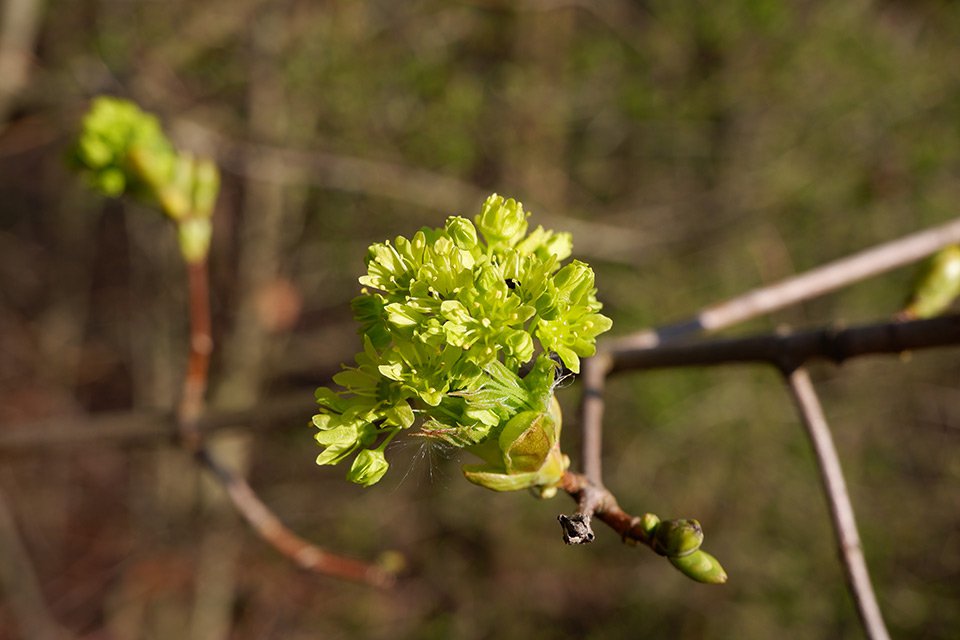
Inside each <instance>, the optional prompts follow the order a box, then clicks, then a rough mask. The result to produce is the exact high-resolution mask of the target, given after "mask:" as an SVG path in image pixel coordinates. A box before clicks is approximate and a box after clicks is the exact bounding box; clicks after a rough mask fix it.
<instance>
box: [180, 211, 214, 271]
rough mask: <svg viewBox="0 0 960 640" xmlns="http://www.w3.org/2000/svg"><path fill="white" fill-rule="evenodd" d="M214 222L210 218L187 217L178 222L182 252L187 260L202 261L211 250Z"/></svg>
mask: <svg viewBox="0 0 960 640" xmlns="http://www.w3.org/2000/svg"><path fill="white" fill-rule="evenodd" d="M212 236H213V223H212V222H211V221H210V218H187V219H185V220H181V221H180V222H179V224H177V238H178V240H179V241H180V253H181V254H183V257H184V259H185V260H186V261H187V262H201V261H202V260H204V259H205V258H206V257H207V253H209V251H210V239H211V237H212Z"/></svg>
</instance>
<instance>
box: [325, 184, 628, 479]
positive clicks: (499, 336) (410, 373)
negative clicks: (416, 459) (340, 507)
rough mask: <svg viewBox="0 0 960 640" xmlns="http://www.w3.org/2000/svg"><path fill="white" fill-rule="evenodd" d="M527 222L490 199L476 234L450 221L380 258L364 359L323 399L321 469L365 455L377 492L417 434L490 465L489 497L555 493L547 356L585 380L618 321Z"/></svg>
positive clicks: (362, 314) (361, 306)
mask: <svg viewBox="0 0 960 640" xmlns="http://www.w3.org/2000/svg"><path fill="white" fill-rule="evenodd" d="M527 216H528V214H527V213H526V212H524V210H523V207H522V205H521V204H520V203H519V202H516V201H515V200H505V199H504V198H502V197H500V196H497V195H492V196H490V197H489V198H488V199H487V201H486V202H485V203H484V205H483V207H482V209H481V211H480V213H479V214H478V215H477V216H476V218H475V224H474V223H473V222H471V221H469V220H467V219H466V218H463V217H459V216H452V217H450V218H448V219H447V222H446V224H445V225H444V226H443V227H442V228H438V229H428V228H424V229H421V230H420V231H418V232H416V233H415V234H414V235H413V237H412V238H410V239H407V238H404V237H403V236H399V237H397V238H395V239H394V240H393V241H387V242H382V243H376V244H374V245H372V246H371V247H370V249H369V251H368V253H367V259H366V263H367V273H366V274H365V275H363V276H361V277H360V284H361V285H362V287H363V288H362V289H361V292H360V296H358V297H357V298H355V299H354V300H353V302H352V303H351V304H352V307H353V312H354V317H355V318H356V319H357V321H358V322H359V323H360V331H361V333H362V335H363V339H364V351H363V352H362V353H361V354H359V355H358V356H357V362H356V366H354V367H350V368H347V369H345V370H344V371H342V372H341V373H339V374H337V375H336V376H335V377H334V382H336V383H337V384H338V385H340V386H341V387H342V389H341V390H340V391H333V390H330V389H325V388H322V389H319V390H318V392H317V402H318V405H319V407H320V409H319V410H320V415H321V416H328V418H327V419H325V420H319V421H317V420H315V423H316V424H317V427H318V428H320V429H321V430H322V431H321V435H320V436H318V442H319V443H320V444H321V445H322V446H324V447H326V449H327V450H326V451H325V452H324V453H323V454H321V458H320V459H319V460H318V462H320V463H321V464H334V463H336V462H339V461H341V460H343V459H345V458H348V457H349V456H350V455H352V454H353V453H354V452H359V453H358V454H357V455H358V457H357V460H356V461H355V462H354V466H353V467H351V471H350V473H349V474H348V477H349V478H350V479H351V480H353V481H355V482H358V483H360V484H364V485H370V484H373V483H375V482H376V481H378V480H379V479H380V478H381V477H382V475H383V474H384V473H385V472H386V469H387V466H388V465H387V463H386V458H385V457H384V455H383V451H384V447H385V444H386V442H389V440H390V439H392V438H393V437H394V436H395V435H396V434H397V433H398V432H399V431H400V430H402V429H409V428H411V427H416V428H417V433H418V435H420V436H423V437H429V438H435V439H438V440H442V441H444V442H446V443H447V444H450V445H453V446H456V447H460V448H468V449H469V450H470V451H473V452H474V453H476V454H477V455H478V456H480V457H481V458H483V459H484V460H485V461H486V462H487V464H486V466H484V467H482V468H474V469H472V470H470V472H469V474H468V477H470V478H471V479H472V480H473V481H474V482H477V483H478V484H481V485H483V486H487V487H490V488H498V489H505V488H507V487H509V488H521V487H540V488H542V489H544V491H546V490H547V489H549V487H550V486H551V485H553V484H555V483H556V482H557V481H558V479H559V475H558V474H562V472H563V469H565V463H564V460H565V457H564V456H562V455H561V454H560V453H559V433H560V420H559V413H558V409H556V415H554V413H552V412H555V405H554V404H552V402H551V399H552V388H553V382H554V377H555V375H556V371H557V365H556V364H555V363H554V362H553V360H551V359H550V358H549V357H548V356H549V353H551V352H553V353H556V354H557V355H558V356H559V358H560V359H561V360H562V361H563V362H564V364H566V365H567V366H568V367H569V368H570V369H572V370H574V371H577V370H578V369H579V358H580V357H581V356H587V355H590V354H592V353H593V350H594V343H595V339H596V336H597V335H598V334H599V333H602V332H603V331H605V330H607V329H609V327H610V320H609V318H607V317H606V316H603V315H601V314H600V313H599V310H600V307H601V305H600V303H599V302H598V301H597V299H596V291H595V289H594V279H593V271H592V270H591V269H590V267H588V266H587V265H586V264H584V263H582V262H579V261H574V262H572V263H571V264H569V265H567V266H565V267H562V268H561V265H560V261H561V260H563V259H565V258H567V257H568V256H569V255H570V252H571V248H572V245H571V241H570V236H569V234H566V233H554V232H552V231H547V230H544V229H543V228H542V227H537V228H536V229H535V230H534V231H533V232H532V233H530V234H529V235H527V229H528V224H527ZM537 353H540V355H539V356H537V357H536V359H535V360H534V357H535V355H536V354H537ZM532 360H533V361H534V364H533V366H532V369H530V371H529V373H528V374H527V375H526V376H524V377H521V376H520V374H519V372H520V370H521V367H527V366H529V363H530V362H531V361H532ZM548 414H549V415H548ZM520 415H524V418H523V419H522V420H519V419H518V416H520ZM538 416H539V417H538ZM521 424H523V425H525V426H524V428H523V429H519V427H518V426H517V425H521ZM508 425H512V426H510V427H509V428H508ZM505 433H506V434H507V435H506V436H505V435H504V434H505ZM377 443H379V444H377ZM327 451H329V453H327ZM470 474H472V475H470ZM478 474H480V475H478Z"/></svg>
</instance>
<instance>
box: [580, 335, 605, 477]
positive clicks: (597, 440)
mask: <svg viewBox="0 0 960 640" xmlns="http://www.w3.org/2000/svg"><path fill="white" fill-rule="evenodd" d="M611 364H612V360H611V358H610V357H609V356H608V355H607V354H601V355H599V356H597V357H594V358H589V359H587V360H584V361H583V369H582V371H581V373H582V375H581V379H582V380H583V396H582V400H581V403H582V406H581V407H580V416H581V428H580V431H581V434H582V437H583V442H582V443H581V447H582V452H583V472H584V474H585V475H586V476H587V477H588V478H590V481H591V482H592V483H593V484H595V485H597V486H600V487H602V486H603V458H602V454H603V409H604V399H603V389H604V386H605V385H606V381H607V374H608V373H609V370H610V365H611Z"/></svg>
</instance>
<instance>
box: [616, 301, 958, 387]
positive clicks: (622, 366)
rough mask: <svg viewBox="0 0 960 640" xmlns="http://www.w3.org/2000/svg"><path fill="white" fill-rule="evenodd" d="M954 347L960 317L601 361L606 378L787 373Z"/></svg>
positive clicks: (663, 348)
mask: <svg viewBox="0 0 960 640" xmlns="http://www.w3.org/2000/svg"><path fill="white" fill-rule="evenodd" d="M955 345H960V314H951V315H947V316H940V317H937V318H930V319H925V320H910V321H906V322H882V323H876V324H868V325H861V326H857V327H850V328H836V327H827V328H823V329H815V330H810V331H803V332H798V333H792V334H789V333H777V334H764V335H755V336H747V337H743V338H730V339H721V340H703V341H698V342H694V343H690V344H665V345H659V346H654V347H649V348H643V347H626V348H622V349H619V350H617V351H614V352H612V353H609V354H604V355H605V356H606V357H607V358H608V359H609V362H610V367H609V371H610V373H620V372H624V371H637V370H641V369H658V368H667V367H692V366H717V365H726V364H736V363H769V364H774V365H776V366H778V367H780V368H789V369H792V368H794V367H798V366H800V365H803V364H805V363H806V362H808V361H809V360H812V359H815V358H820V359H826V360H831V361H833V362H836V363H840V362H843V361H845V360H848V359H850V358H854V357H858V356H864V355H871V354H891V353H903V352H904V351H912V350H919V349H930V348H934V347H946V346H955Z"/></svg>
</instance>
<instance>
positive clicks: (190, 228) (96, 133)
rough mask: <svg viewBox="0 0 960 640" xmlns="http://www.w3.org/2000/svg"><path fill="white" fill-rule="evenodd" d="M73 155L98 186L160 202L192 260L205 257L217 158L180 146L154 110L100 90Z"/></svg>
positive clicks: (111, 193) (116, 193)
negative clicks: (212, 158) (201, 155)
mask: <svg viewBox="0 0 960 640" xmlns="http://www.w3.org/2000/svg"><path fill="white" fill-rule="evenodd" d="M73 156H74V162H75V164H76V165H77V166H78V168H79V169H80V170H81V171H82V172H83V173H84V174H85V176H86V177H87V179H88V180H89V182H90V184H91V186H93V187H94V188H95V189H97V190H98V191H100V192H102V193H104V194H105V195H108V196H120V195H122V194H129V195H133V196H135V197H138V198H140V199H141V200H143V201H145V202H146V203H148V204H151V205H155V206H159V208H160V209H161V210H162V211H163V212H164V213H165V214H166V215H167V216H169V217H170V218H171V219H172V220H173V221H174V222H176V223H177V230H178V235H179V241H180V247H181V250H182V252H183V255H184V257H185V258H186V259H187V260H188V261H191V262H193V261H198V260H202V259H203V258H205V257H206V255H207V251H208V249H209V246H210V235H211V232H212V225H211V223H210V218H211V216H212V215H213V208H214V205H215V203H216V200H217V195H218V193H219V191H220V172H219V171H218V169H217V166H216V165H215V164H214V163H213V161H212V160H210V159H208V158H197V157H195V156H194V155H193V154H191V153H190V152H188V151H179V150H177V149H175V148H174V147H173V145H172V144H171V143H170V141H169V140H168V139H167V137H166V135H164V133H163V129H162V128H161V127H160V122H159V121H158V120H157V118H156V117H155V116H153V115H152V114H149V113H146V112H144V111H143V110H141V109H140V107H138V106H137V105H136V104H134V103H132V102H130V101H128V100H123V99H120V98H113V97H109V96H100V97H98V98H96V99H94V100H93V103H92V104H91V106H90V110H89V111H88V112H87V113H86V115H84V117H83V126H82V129H81V132H80V137H79V139H78V140H77V143H76V145H75V146H74V151H73Z"/></svg>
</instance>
